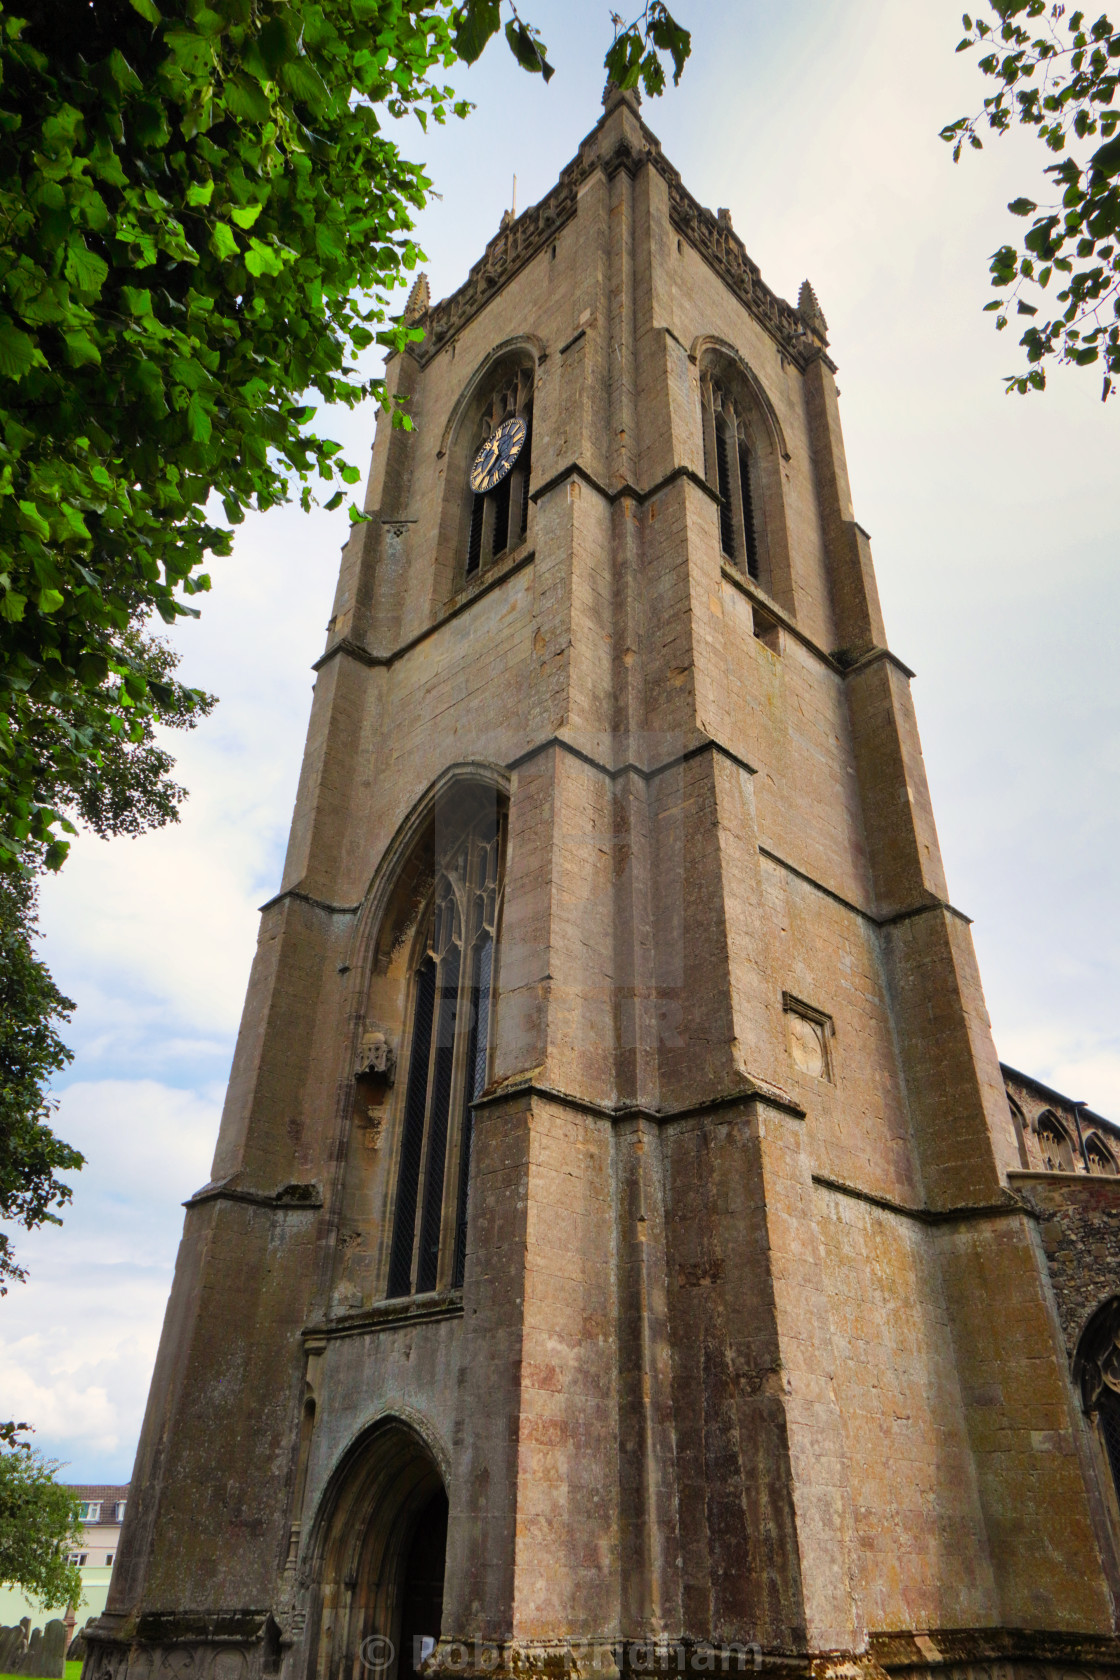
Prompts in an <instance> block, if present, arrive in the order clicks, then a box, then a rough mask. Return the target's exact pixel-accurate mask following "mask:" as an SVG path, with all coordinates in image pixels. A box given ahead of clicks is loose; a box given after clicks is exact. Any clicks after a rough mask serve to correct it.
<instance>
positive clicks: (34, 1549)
mask: <svg viewBox="0 0 1120 1680" xmlns="http://www.w3.org/2000/svg"><path fill="white" fill-rule="evenodd" d="M26 1427H27V1426H26V1424H19V1425H4V1426H0V1585H2V1586H11V1587H22V1589H23V1590H24V1592H26V1593H29V1594H30V1595H31V1596H32V1597H33V1598H37V1599H38V1600H39V1602H40V1603H41V1604H42V1606H43V1608H44V1609H45V1610H54V1609H63V1608H64V1607H65V1606H66V1605H68V1604H75V1605H76V1604H79V1603H80V1602H81V1597H82V1576H81V1571H80V1570H79V1568H78V1566H77V1564H74V1563H70V1562H68V1561H67V1553H68V1550H69V1548H70V1547H71V1546H72V1544H73V1537H74V1535H75V1534H76V1533H77V1532H78V1500H77V1499H76V1498H75V1497H74V1495H73V1494H72V1493H71V1492H70V1491H69V1489H68V1488H64V1487H62V1486H61V1485H60V1483H58V1482H57V1481H56V1480H55V1472H56V1471H57V1470H58V1469H59V1468H60V1466H59V1465H58V1464H57V1463H55V1462H54V1460H52V1459H48V1458H44V1457H43V1455H42V1454H41V1453H40V1452H38V1451H36V1449H35V1448H34V1447H32V1446H31V1445H30V1444H29V1443H28V1442H26V1441H20V1440H18V1439H16V1432H18V1430H19V1429H22V1428H26Z"/></svg>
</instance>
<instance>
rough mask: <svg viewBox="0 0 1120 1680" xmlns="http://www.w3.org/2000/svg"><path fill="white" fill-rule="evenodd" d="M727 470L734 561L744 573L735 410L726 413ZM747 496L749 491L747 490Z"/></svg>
mask: <svg viewBox="0 0 1120 1680" xmlns="http://www.w3.org/2000/svg"><path fill="white" fill-rule="evenodd" d="M727 418H728V422H729V424H728V427H727V455H728V461H727V468H728V473H729V476H730V479H731V521H732V524H733V526H734V528H735V560H736V563H737V564H738V565H739V566H741V567H742V569H743V570H744V571H746V570H747V569H748V556H749V555H750V548H749V547H748V545H747V527H746V520H745V519H744V517H743V499H744V498H743V481H742V476H741V474H740V470H739V469H740V465H741V462H740V458H739V448H740V438H739V428H738V424H737V418H736V415H735V410H734V409H730V411H729V413H728V417H727ZM748 494H749V489H748Z"/></svg>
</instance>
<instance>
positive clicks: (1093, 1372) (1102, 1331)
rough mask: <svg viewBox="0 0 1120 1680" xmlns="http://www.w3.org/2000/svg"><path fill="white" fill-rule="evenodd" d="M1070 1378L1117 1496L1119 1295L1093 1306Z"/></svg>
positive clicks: (1119, 1479)
mask: <svg viewBox="0 0 1120 1680" xmlns="http://www.w3.org/2000/svg"><path fill="white" fill-rule="evenodd" d="M1073 1375H1074V1380H1075V1382H1076V1383H1077V1384H1078V1386H1079V1387H1080V1389H1081V1404H1082V1407H1083V1409H1084V1411H1085V1415H1086V1416H1087V1417H1090V1418H1093V1419H1094V1420H1095V1421H1096V1425H1097V1432H1098V1437H1099V1440H1100V1444H1101V1446H1102V1447H1103V1449H1104V1456H1105V1458H1106V1460H1107V1463H1108V1467H1109V1470H1110V1471H1111V1473H1112V1484H1113V1488H1114V1490H1115V1492H1116V1496H1117V1499H1120V1296H1117V1295H1114V1296H1112V1297H1111V1298H1110V1299H1109V1300H1107V1301H1105V1302H1104V1303H1103V1304H1102V1305H1101V1306H1100V1307H1098V1308H1097V1310H1096V1312H1095V1313H1094V1314H1093V1316H1092V1318H1091V1319H1090V1320H1089V1322H1088V1324H1087V1325H1086V1326H1085V1329H1084V1330H1083V1331H1082V1334H1081V1338H1080V1340H1079V1342H1078V1344H1077V1352H1076V1354H1075V1355H1074V1360H1073Z"/></svg>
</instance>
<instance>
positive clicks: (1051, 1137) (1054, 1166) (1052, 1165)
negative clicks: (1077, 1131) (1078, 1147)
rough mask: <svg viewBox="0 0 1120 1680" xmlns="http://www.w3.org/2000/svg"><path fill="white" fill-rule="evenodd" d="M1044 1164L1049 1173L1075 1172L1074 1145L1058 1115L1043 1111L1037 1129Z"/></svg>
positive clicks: (1047, 1110)
mask: <svg viewBox="0 0 1120 1680" xmlns="http://www.w3.org/2000/svg"><path fill="white" fill-rule="evenodd" d="M1035 1130H1036V1132H1037V1133H1038V1148H1039V1153H1040V1154H1041V1156H1042V1164H1043V1166H1044V1167H1045V1169H1046V1171H1047V1172H1073V1171H1074V1170H1075V1169H1074V1165H1073V1145H1072V1143H1071V1142H1070V1140H1069V1133H1068V1132H1067V1131H1066V1129H1065V1127H1064V1126H1063V1125H1062V1123H1061V1121H1060V1120H1059V1119H1058V1117H1057V1115H1056V1114H1053V1113H1051V1111H1050V1109H1048V1108H1046V1109H1043V1111H1042V1113H1041V1114H1040V1115H1039V1117H1038V1122H1037V1125H1036V1127H1035Z"/></svg>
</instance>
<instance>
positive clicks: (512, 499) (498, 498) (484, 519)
mask: <svg viewBox="0 0 1120 1680" xmlns="http://www.w3.org/2000/svg"><path fill="white" fill-rule="evenodd" d="M514 418H518V419H521V420H522V421H524V423H525V436H524V441H523V442H521V444H520V449H519V453H518V455H517V458H516V460H515V461H514V463H513V465H512V467H511V469H510V470H509V471H508V472H506V473H505V474H504V475H503V476H502V478H501V479H500V480H499V482H498V483H497V484H496V485H494V486H493V488H491V489H488V490H485V491H483V492H482V493H481V494H478V493H476V492H474V491H473V490H471V488H470V485H469V472H470V468H469V463H468V486H467V494H468V496H469V497H470V506H469V517H468V519H467V522H466V524H467V528H466V539H465V545H464V557H463V558H464V567H463V569H464V574H465V576H466V577H468V578H471V577H474V576H475V575H476V573H478V572H479V571H481V570H482V569H483V567H485V566H487V565H489V564H490V562H491V561H492V560H496V559H498V558H499V556H500V555H502V554H506V553H508V552H509V551H510V550H511V549H514V548H517V547H518V546H519V545H520V544H521V542H522V541H523V540H524V538H525V536H526V535H527V534H528V530H529V478H530V474H531V471H532V455H533V370H532V368H530V367H517V368H514V369H513V370H507V372H506V373H505V374H504V376H503V377H501V378H500V379H499V380H498V381H497V382H496V383H495V385H494V386H493V388H492V389H491V392H490V394H489V396H488V397H487V398H486V399H485V401H484V403H483V406H482V411H481V413H480V414H479V417H478V421H477V424H476V426H475V427H474V428H473V430H472V431H469V432H468V434H467V439H466V441H467V446H468V451H467V452H468V456H469V462H473V461H474V459H475V457H476V456H477V454H478V451H479V450H480V449H481V448H482V447H483V445H484V444H486V443H487V442H488V441H489V439H490V438H491V437H493V435H494V434H495V432H497V431H498V429H499V427H501V426H502V425H503V424H504V423H505V422H506V421H508V420H512V419H514Z"/></svg>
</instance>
